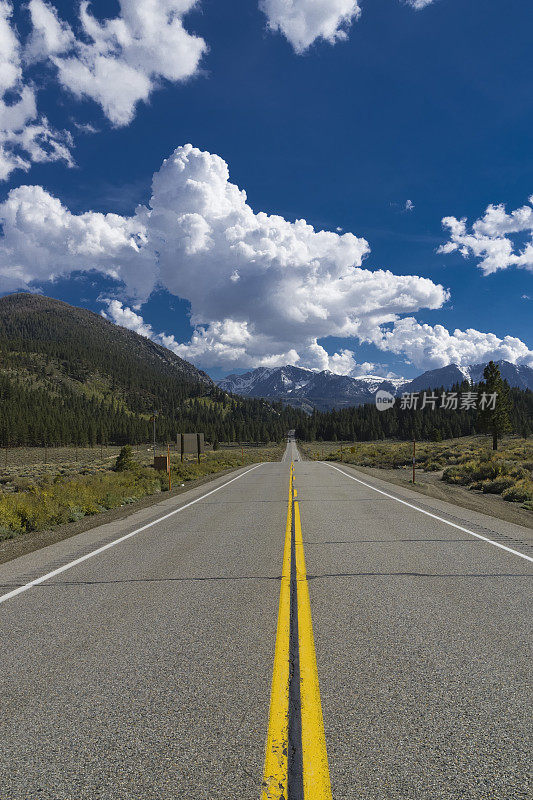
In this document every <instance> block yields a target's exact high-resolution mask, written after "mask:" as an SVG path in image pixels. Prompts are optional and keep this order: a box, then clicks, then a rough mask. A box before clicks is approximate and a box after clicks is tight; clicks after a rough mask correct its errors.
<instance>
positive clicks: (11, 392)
mask: <svg viewBox="0 0 533 800" xmlns="http://www.w3.org/2000/svg"><path fill="white" fill-rule="evenodd" d="M158 400H159V401H160V405H159V406H158V407H157V408H156V410H157V411H158V416H157V420H156V438H157V440H158V441H159V442H169V441H170V442H171V441H174V440H175V437H176V434H177V433H188V432H197V431H201V432H203V433H204V434H205V437H206V439H207V441H209V442H211V443H213V442H228V441H233V442H235V441H237V442H238V441H245V442H268V441H281V440H282V439H283V438H284V437H285V436H286V433H287V431H288V430H290V429H292V428H296V426H297V425H298V424H299V423H300V422H301V421H302V420H303V417H305V414H304V413H303V412H302V411H298V410H295V409H293V408H289V407H284V406H282V405H281V404H275V405H274V406H273V405H270V404H268V403H266V402H265V401H264V400H261V399H244V398H233V399H232V398H230V397H228V396H227V395H226V394H225V393H223V392H222V391H220V390H219V389H216V388H215V389H213V390H211V391H210V392H206V390H205V388H204V394H203V396H202V397H200V398H194V397H193V398H186V399H185V400H184V401H183V402H181V403H180V402H178V401H177V400H176V398H175V397H172V398H171V400H170V402H167V403H166V404H165V402H164V401H165V398H164V397H163V398H161V397H160V398H158ZM152 435H153V422H152V419H151V404H149V403H147V404H145V408H144V409H143V411H142V413H136V412H135V411H132V410H130V409H129V408H127V407H126V406H125V405H124V404H123V403H121V402H119V401H116V402H111V403H109V402H108V401H107V400H99V399H96V398H94V397H86V396H84V395H83V394H80V393H79V392H77V391H73V390H71V389H69V388H68V387H65V386H62V385H59V386H57V387H56V389H55V393H54V394H51V393H50V391H48V390H47V388H42V387H36V388H33V387H32V386H31V385H29V384H28V382H27V381H25V380H22V379H20V378H17V377H11V376H8V375H0V446H2V447H14V446H22V445H25V446H40V447H42V446H50V447H51V446H54V445H78V446H80V447H83V446H92V445H99V444H118V445H122V444H141V443H143V442H149V441H151V439H152Z"/></svg>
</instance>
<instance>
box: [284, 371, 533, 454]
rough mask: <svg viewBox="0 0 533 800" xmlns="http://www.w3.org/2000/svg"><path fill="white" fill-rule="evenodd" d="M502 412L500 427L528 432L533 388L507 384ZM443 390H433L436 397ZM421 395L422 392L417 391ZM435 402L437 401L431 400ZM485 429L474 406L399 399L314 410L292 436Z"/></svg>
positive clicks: (372, 437)
mask: <svg viewBox="0 0 533 800" xmlns="http://www.w3.org/2000/svg"><path fill="white" fill-rule="evenodd" d="M502 383H504V385H505V392H506V411H507V416H508V421H509V424H508V425H506V426H505V429H504V430H502V431H501V432H512V433H516V434H519V435H520V436H524V437H527V436H530V435H531V433H532V430H533V422H532V420H533V392H531V391H529V390H525V391H524V390H522V389H517V388H510V387H509V386H508V385H507V383H505V382H502ZM485 389H486V386H485V384H483V383H482V384H480V385H479V386H474V387H472V386H471V384H469V383H467V382H465V383H463V384H458V385H457V386H454V387H453V388H452V390H451V391H455V392H458V393H459V395H460V394H461V393H462V392H478V394H479V395H480V394H481V392H483V391H484V390H485ZM443 391H444V390H443V389H439V390H437V391H436V392H435V394H437V395H438V396H439V397H440V396H441V394H442V392H443ZM421 396H422V394H421ZM437 405H438V404H437ZM488 428H490V423H488V422H487V419H486V415H484V414H483V413H482V411H481V410H480V409H478V408H476V409H470V410H468V411H467V410H460V409H458V410H451V409H449V410H447V409H443V408H438V407H436V408H435V409H432V408H431V407H429V406H426V408H424V409H421V408H420V407H419V408H418V409H416V410H412V409H402V408H401V405H400V400H399V399H397V400H396V403H395V405H394V406H393V407H392V408H389V409H387V410H386V411H378V409H377V408H376V406H375V405H374V404H373V403H372V404H370V403H368V404H365V405H363V406H357V407H352V408H344V409H340V410H338V411H329V412H318V411H315V412H314V413H313V414H311V415H310V416H309V417H307V418H306V419H303V420H302V421H301V422H300V424H299V425H298V426H297V428H296V436H297V438H299V439H303V440H305V441H333V442H334V441H337V440H339V441H361V442H367V441H376V440H379V439H399V440H403V441H407V440H411V439H417V440H427V441H430V440H433V441H440V440H441V439H452V438H457V437H460V436H470V435H472V434H477V433H486V432H487V430H488Z"/></svg>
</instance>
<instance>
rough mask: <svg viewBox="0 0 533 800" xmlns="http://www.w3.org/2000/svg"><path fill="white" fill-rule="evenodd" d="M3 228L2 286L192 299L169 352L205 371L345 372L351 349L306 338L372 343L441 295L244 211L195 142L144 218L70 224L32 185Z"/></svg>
mask: <svg viewBox="0 0 533 800" xmlns="http://www.w3.org/2000/svg"><path fill="white" fill-rule="evenodd" d="M0 221H1V222H2V228H3V239H2V241H1V244H2V249H1V250H0V277H1V279H2V285H1V287H0V288H3V289H4V290H6V289H7V290H11V289H16V288H20V287H24V286H26V287H28V286H35V283H36V282H37V283H38V282H39V281H44V280H48V279H50V278H53V277H54V276H57V275H66V274H68V273H69V272H71V271H73V270H88V269H95V270H98V271H100V272H102V273H104V274H106V275H110V276H112V277H114V278H116V279H117V281H121V282H122V284H123V290H122V291H123V296H129V297H133V298H136V299H137V301H139V300H140V301H141V302H142V301H144V300H146V299H147V297H148V296H149V295H150V293H151V291H152V290H153V289H154V288H156V287H158V286H163V287H165V288H166V289H168V290H169V291H170V292H172V293H173V294H175V295H178V296H180V297H183V298H186V299H187V300H188V301H189V302H190V305H191V322H192V324H193V326H194V329H195V330H194V334H193V336H192V338H191V340H190V342H188V343H185V344H182V343H177V342H176V341H175V340H172V339H171V337H167V342H166V343H167V344H168V346H171V347H172V349H174V350H175V351H176V352H178V353H179V355H182V356H183V357H185V358H189V359H191V360H193V361H196V362H197V363H200V364H203V365H205V366H209V365H211V364H227V365H229V366H231V367H238V366H242V367H245V366H255V365H259V364H263V365H271V366H273V365H276V364H280V363H298V364H301V365H303V366H310V367H312V368H317V369H324V368H330V369H337V370H342V371H347V370H350V371H353V370H354V365H353V364H352V361H351V358H352V356H351V353H352V351H347V350H343V351H341V352H340V353H337V354H334V355H333V356H331V355H328V354H327V353H326V351H325V350H324V348H323V347H321V346H320V345H319V344H318V342H317V340H318V339H321V338H323V337H328V336H336V337H341V338H345V337H358V338H359V339H361V340H367V341H378V340H380V336H381V333H380V332H381V331H382V326H384V325H387V324H388V323H395V322H396V323H397V322H398V321H399V320H400V319H401V317H402V316H403V315H406V314H413V313H416V312H417V311H419V310H420V309H422V308H432V309H435V308H439V307H440V306H441V305H442V304H443V303H444V302H445V301H446V299H447V297H448V295H447V292H446V290H445V289H444V288H443V287H442V286H440V285H438V284H435V283H433V282H432V281H431V280H429V279H427V278H422V277H419V276H416V275H401V276H398V275H394V274H393V273H392V272H390V271H389V270H382V269H380V270H374V271H372V270H370V269H365V268H363V266H362V264H363V259H364V257H365V256H366V255H367V254H368V252H369V246H368V243H367V242H366V241H365V240H364V239H362V238H359V237H357V236H354V235H353V234H351V233H345V234H342V235H341V234H339V233H333V232H328V231H315V230H314V228H313V227H312V226H311V225H309V224H308V223H306V222H305V220H297V221H296V222H289V221H288V220H286V219H284V218H283V217H280V216H277V215H269V214H266V213H264V212H258V213H256V212H254V211H253V209H252V208H251V207H250V206H249V205H248V203H247V200H246V194H245V192H244V191H243V190H241V189H239V188H238V187H237V186H235V185H234V184H232V183H231V182H230V180H229V174H228V167H227V164H226V163H225V162H224V161H223V160H222V159H221V158H220V157H219V156H216V155H213V154H211V153H206V152H201V151H200V150H198V149H196V148H194V147H192V145H185V146H183V147H178V148H177V149H176V150H175V152H174V153H173V154H172V156H171V157H170V158H168V159H166V160H165V161H164V163H163V165H162V167H161V169H160V170H159V171H158V172H157V173H156V174H155V175H154V179H153V190H152V197H151V201H150V205H149V207H140V208H139V209H138V210H137V212H136V214H135V215H134V216H132V217H122V216H119V215H116V214H101V213H95V212H90V211H89V212H86V213H84V214H79V215H76V214H72V213H71V212H70V211H69V210H68V209H67V208H65V206H63V205H62V203H61V202H60V201H59V200H58V199H57V198H54V197H52V196H51V195H50V194H48V193H47V192H46V191H45V190H44V189H42V188H41V187H35V186H34V187H31V186H24V187H20V188H18V189H14V190H12V191H11V192H10V194H9V195H8V198H7V199H6V201H5V202H4V203H3V204H1V205H0ZM111 311H112V309H111ZM115 313H118V312H116V309H115ZM117 319H118V318H117ZM354 364H355V361H354Z"/></svg>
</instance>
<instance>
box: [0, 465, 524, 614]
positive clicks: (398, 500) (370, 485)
mask: <svg viewBox="0 0 533 800" xmlns="http://www.w3.org/2000/svg"><path fill="white" fill-rule="evenodd" d="M320 463H321V464H324V465H325V466H326V467H331V469H336V470H337V472H340V473H341V475H345V476H346V477H347V478H350V480H352V481H357V483H362V484H363V486H368V488H369V489H373V490H374V491H375V492H379V493H380V494H384V495H385V497H390V498H391V500H396V502H397V503H402V505H404V506H409V508H414V509H415V511H420V513H421V514H426V516H428V517H433V519H438V520H439V522H445V523H446V525H451V527H452V528H457V529H458V530H460V531H464V532H465V533H469V534H470V536H475V537H476V538H477V539H483V541H484V542H488V543H489V544H493V545H494V547H500V548H501V549H502V550H507V552H508V553H513V554H514V555H515V556H520V558H524V559H525V560H526V561H532V562H533V558H532V557H531V556H526V555H525V554H524V553H519V552H518V550H513V548H512V547H507V546H506V545H505V544H500V543H499V542H494V541H493V540H492V539H489V538H487V536H482V535H481V534H480V533H474V531H469V530H468V528H463V527H462V525H456V524H455V522H450V521H449V520H447V519H444V517H439V516H438V515H437V514H431V512H429V511H424V509H423V508H419V507H418V506H415V505H413V504H412V503H408V502H407V500H400V498H399V497H395V496H394V495H393V494H389V493H388V492H384V491H383V490H382V489H376V487H375V486H372V484H371V483H365V481H362V480H360V479H359V478H354V476H353V475H348V473H347V472H344V470H342V469H339V468H338V467H334V466H333V464H328V463H327V462H326V461H321V462H320ZM0 600H1V598H0Z"/></svg>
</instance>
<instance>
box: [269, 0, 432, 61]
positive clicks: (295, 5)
mask: <svg viewBox="0 0 533 800" xmlns="http://www.w3.org/2000/svg"><path fill="white" fill-rule="evenodd" d="M405 2H406V3H407V5H409V6H411V8H414V9H417V10H418V9H421V8H424V7H425V6H427V5H429V4H430V3H432V2H433V0H405ZM259 8H260V9H261V11H263V12H264V13H265V15H266V17H267V23H268V27H269V28H270V29H271V30H273V31H279V32H280V33H282V34H283V35H284V36H285V38H286V39H287V40H288V41H289V42H290V43H291V45H292V47H293V48H294V50H295V52H296V53H303V52H305V51H306V50H307V49H308V48H309V47H310V46H311V45H312V44H313V42H315V41H316V40H317V39H324V40H325V41H326V42H329V43H330V44H334V43H335V42H338V41H343V40H344V39H347V38H348V30H349V28H350V25H351V24H352V22H354V21H355V20H356V19H358V18H359V16H360V15H361V7H360V5H359V2H358V0H259Z"/></svg>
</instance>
